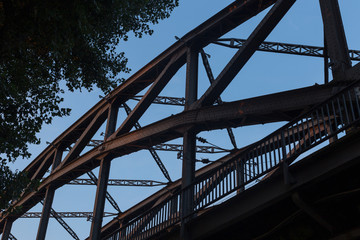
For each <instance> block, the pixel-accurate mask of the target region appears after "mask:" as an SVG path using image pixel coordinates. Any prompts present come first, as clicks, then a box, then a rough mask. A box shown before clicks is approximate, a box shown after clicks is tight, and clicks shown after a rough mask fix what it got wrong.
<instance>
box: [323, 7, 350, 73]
mask: <svg viewBox="0 0 360 240" xmlns="http://www.w3.org/2000/svg"><path fill="white" fill-rule="evenodd" d="M320 8H321V14H322V18H323V22H324V33H325V37H326V45H327V49H328V53H329V57H330V59H331V63H332V66H331V69H332V73H333V77H334V80H346V76H345V72H346V70H347V69H349V68H350V67H351V60H350V56H349V50H348V45H347V42H346V36H345V31H344V26H343V23H342V19H341V13H340V8H339V3H338V0H320Z"/></svg>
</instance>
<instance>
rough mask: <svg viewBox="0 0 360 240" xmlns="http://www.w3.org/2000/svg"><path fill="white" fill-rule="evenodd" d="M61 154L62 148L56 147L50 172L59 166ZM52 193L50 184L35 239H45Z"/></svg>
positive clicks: (53, 190)
mask: <svg viewBox="0 0 360 240" xmlns="http://www.w3.org/2000/svg"><path fill="white" fill-rule="evenodd" d="M62 154H63V149H61V148H58V149H56V152H55V156H54V161H53V164H52V168H51V172H52V171H53V170H54V169H55V168H56V167H57V166H59V164H60V162H61V158H62ZM54 195H55V189H54V188H52V186H51V185H50V186H49V187H48V188H47V189H46V194H45V199H44V204H43V209H42V213H41V219H40V223H39V228H38V232H37V235H36V240H44V239H45V235H46V230H47V227H48V223H49V218H50V211H51V206H52V203H53V200H54Z"/></svg>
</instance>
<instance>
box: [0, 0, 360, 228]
mask: <svg viewBox="0 0 360 240" xmlns="http://www.w3.org/2000/svg"><path fill="white" fill-rule="evenodd" d="M294 2H295V0H291V1H289V0H286V1H285V0H277V1H276V0H269V1H262V0H247V1H245V0H243V1H235V2H234V3H232V4H230V5H229V6H228V7H226V8H225V9H223V10H222V11H220V12H219V13H218V14H216V15H215V16H213V17H212V18H210V19H209V20H207V21H206V22H204V23H203V24H201V25H200V26H199V27H197V28H195V29H194V30H193V31H191V32H189V33H188V34H186V35H185V36H184V37H182V38H181V39H180V40H179V41H177V42H176V43H175V44H173V45H172V46H171V47H169V48H168V49H167V50H165V51H164V52H163V53H161V54H160V55H159V56H158V57H156V58H155V59H154V60H153V61H151V62H150V63H149V64H147V65H146V66H145V67H143V68H142V69H140V70H139V71H138V72H137V73H135V74H134V75H133V76H132V77H130V78H129V79H128V80H127V81H125V82H124V83H123V84H121V85H120V86H119V87H117V88H116V89H115V90H114V91H112V92H111V93H110V94H109V95H108V96H106V97H105V98H104V99H102V100H101V101H99V103H97V104H96V105H95V106H94V107H93V108H91V109H90V110H89V111H88V112H87V113H86V114H85V115H84V116H82V117H81V118H80V119H79V120H78V121H76V122H75V123H74V124H73V125H72V126H71V127H70V128H68V129H67V130H66V131H65V132H64V133H62V134H61V135H60V136H59V137H58V138H56V139H55V140H54V141H53V142H52V143H51V144H50V145H49V146H48V147H47V148H46V149H45V150H44V151H43V152H42V153H41V154H40V155H39V156H38V157H37V158H35V160H34V161H33V162H32V163H31V164H29V165H28V166H27V167H26V168H25V170H24V171H26V172H27V173H28V176H29V177H30V178H31V179H41V178H43V176H44V174H45V172H46V171H47V170H48V168H49V167H50V166H51V165H52V164H53V159H54V158H56V155H57V154H56V153H57V151H58V150H59V149H60V151H63V150H64V149H67V148H69V147H70V146H71V150H70V151H69V152H68V153H67V154H66V156H65V157H64V158H63V159H61V163H60V164H59V166H56V167H54V171H53V172H52V173H51V174H50V175H49V176H48V177H47V178H45V179H44V180H43V181H42V182H41V184H40V186H39V188H38V191H37V192H29V193H24V194H23V196H22V197H21V198H20V199H19V200H18V201H16V202H14V204H13V206H15V207H16V206H22V209H21V211H20V212H19V213H16V214H8V213H3V214H2V215H1V216H0V228H1V229H3V228H4V226H5V223H6V222H10V221H11V222H12V221H14V220H16V218H18V217H20V216H21V214H23V213H24V212H26V211H27V210H29V209H30V208H31V207H33V206H34V205H36V204H37V203H38V202H40V201H41V200H42V199H43V198H44V196H45V194H46V192H47V189H48V188H50V187H51V189H57V188H59V187H61V186H63V185H65V184H67V183H69V182H71V181H72V180H75V179H76V178H78V177H79V176H81V175H82V174H84V173H87V172H89V171H91V170H92V169H94V168H96V167H98V166H99V165H100V164H101V165H102V169H103V168H106V171H105V170H102V171H105V173H102V174H100V178H99V182H98V193H97V201H98V200H99V202H102V203H101V204H103V199H104V198H105V193H106V187H107V182H108V181H107V178H108V170H109V168H110V161H111V160H112V159H114V158H116V157H120V156H123V155H126V154H129V153H133V152H136V151H139V150H142V149H149V148H151V147H153V146H154V145H156V144H163V143H164V142H166V141H169V140H172V139H176V138H180V137H183V136H184V134H185V133H187V132H188V131H189V129H190V128H191V129H193V131H195V132H201V131H205V130H214V129H222V128H229V127H238V126H246V125H254V124H262V123H270V122H277V121H289V120H291V119H292V118H294V117H295V116H297V115H299V114H300V113H302V112H303V111H305V110H306V109H308V108H309V107H311V106H313V105H315V104H318V103H320V102H322V101H323V100H325V99H327V98H328V97H329V96H331V95H332V94H333V89H334V87H335V88H339V87H341V84H339V85H337V84H329V85H322V86H313V87H307V88H302V89H297V90H292V91H287V92H281V93H277V94H271V95H266V96H261V97H256V98H251V99H245V100H241V101H235V102H229V103H223V104H221V105H216V106H211V105H212V104H213V103H214V102H215V101H216V100H217V99H219V97H220V94H221V93H222V91H223V90H224V89H225V88H226V87H227V85H228V84H229V83H230V82H231V81H232V79H233V78H234V76H235V75H236V74H237V73H238V72H239V71H240V70H241V68H242V67H243V66H244V65H245V64H246V62H247V60H248V59H249V58H250V57H251V56H252V54H253V53H254V52H255V51H256V49H257V48H258V47H259V45H260V44H261V43H262V42H263V41H264V40H265V38H266V37H267V35H268V34H269V33H270V32H271V30H272V29H273V28H274V27H275V26H276V24H277V23H278V22H279V21H280V20H281V19H282V17H283V16H284V15H285V13H286V12H287V10H288V9H289V8H290V7H291V6H292V4H293V3H294ZM320 2H321V4H322V5H321V7H322V12H323V16H324V25H325V27H326V30H325V33H326V38H327V41H330V43H329V46H328V48H329V56H330V58H331V59H332V60H333V61H338V62H340V63H339V64H340V65H339V66H340V67H336V68H334V70H333V71H334V76H336V78H337V80H357V79H358V78H359V72H360V70H359V68H360V67H359V66H360V65H357V66H355V67H353V68H351V67H349V65H348V56H349V54H348V50H347V46H346V39H345V38H344V36H342V35H343V34H342V31H343V29H342V24H341V17H340V16H339V13H338V9H337V7H338V6H337V5H336V4H337V2H336V1H335V0H333V1H331V3H326V1H320ZM274 3H275V4H274ZM273 4H274V6H273V7H272V9H271V10H270V11H269V12H268V14H267V15H266V17H265V18H264V20H263V21H262V22H261V23H260V24H259V26H258V27H257V28H256V29H255V31H254V32H253V33H252V35H251V36H250V38H249V39H248V40H247V41H246V42H245V44H244V46H243V47H242V48H241V49H240V50H239V51H238V53H237V54H235V56H234V57H233V59H232V60H231V61H230V62H229V64H228V65H227V66H226V68H225V69H224V70H223V72H222V73H221V74H220V75H219V76H218V77H217V78H216V79H215V80H214V81H213V83H212V84H211V86H210V87H209V89H208V90H207V91H206V92H205V94H204V95H202V96H201V97H200V98H199V100H196V99H194V98H193V99H192V102H193V103H191V105H188V108H187V109H186V110H185V111H183V112H181V113H179V114H176V115H174V116H170V117H168V118H166V119H163V120H160V121H158V122H155V123H153V124H150V125H148V126H145V127H143V128H140V129H138V130H135V131H130V130H131V129H132V127H134V126H135V124H136V123H137V121H138V120H139V118H140V117H141V116H142V115H143V113H144V112H145V111H146V110H147V108H148V107H149V106H150V105H151V104H152V103H153V102H154V101H156V99H157V97H158V94H159V93H160V92H161V90H162V89H163V88H164V87H165V86H166V84H167V83H168V82H169V81H170V79H171V78H172V76H173V75H174V74H175V73H176V72H177V70H178V69H179V68H180V67H181V66H183V65H184V64H185V63H186V55H187V53H188V49H189V48H191V49H192V51H194V52H196V51H200V50H201V49H202V48H203V47H205V46H207V45H208V44H210V43H211V42H214V41H216V40H217V39H218V38H219V37H221V36H222V35H224V34H225V33H227V32H229V31H230V30H232V29H233V28H235V27H236V26H238V25H239V24H241V23H243V22H245V21H247V20H248V19H250V18H251V17H253V16H255V15H256V14H258V13H260V12H261V11H263V10H264V9H266V8H267V7H269V6H271V5H273ZM329 12H330V13H331V14H333V15H334V16H335V17H334V19H335V20H334V19H331V17H330V18H329V17H326V16H325V15H326V14H327V13H329ZM331 14H330V15H331ZM339 21H340V23H339ZM334 32H335V33H334ZM337 35H339V37H338V39H336V41H333V40H332V37H336V36H337ZM338 69H340V70H338ZM191 74H193V73H190V75H191ZM148 86H150V87H149V89H148V91H147V92H146V94H145V95H144V96H142V97H141V99H140V100H139V103H138V104H137V105H136V106H135V108H134V109H133V110H132V111H131V112H130V113H129V116H128V117H127V118H126V120H125V121H124V122H123V123H122V124H121V125H120V127H118V128H116V126H117V125H116V117H114V116H116V115H117V114H114V112H116V113H117V111H118V109H119V107H120V106H121V105H122V104H124V103H126V101H128V100H129V99H134V98H135V97H136V95H137V94H139V92H140V91H142V90H143V89H145V88H146V87H148ZM195 100H196V101H195ZM187 101H189V99H188V97H187V99H185V102H184V104H185V105H186V103H187ZM176 105H180V104H176ZM106 121H107V130H106V133H105V139H104V141H103V143H102V144H100V145H98V146H94V148H93V149H91V150H90V151H87V152H85V153H82V152H83V151H84V149H85V147H86V146H88V145H89V143H90V142H91V141H92V137H93V136H94V134H95V133H96V131H97V130H98V129H99V127H100V126H101V125H102V124H103V123H105V122H106ZM237 151H241V150H237ZM80 154H81V155H80ZM232 156H233V155H232V154H229V155H228V156H226V157H224V158H223V159H222V160H223V161H224V160H226V159H227V158H231V157H232ZM104 164H105V165H104ZM215 165H216V164H215ZM208 169H209V168H207V167H205V168H204V169H203V170H200V171H199V172H198V173H196V174H201V173H203V172H205V171H207V170H208ZM106 172H107V173H106ZM102 175H104V177H102ZM180 185H181V181H176V182H174V183H173V184H172V185H171V187H168V188H167V189H166V191H167V193H168V194H170V193H169V191H170V192H171V191H173V190H175V189H178V188H179V187H180ZM99 186H102V187H100V188H99ZM99 189H103V190H102V191H100V190H99ZM164 191H165V190H161V191H160V193H163V192H164ZM160 193H157V194H155V195H154V196H152V197H150V198H148V199H146V200H144V201H143V202H142V203H140V204H139V205H138V206H137V207H136V208H135V209H131V210H129V211H127V212H126V213H120V217H121V215H122V214H123V216H125V215H126V217H131V216H133V215H136V214H138V213H139V212H140V211H141V210H142V209H143V208H142V207H141V206H144V205H149V204H150V205H151V204H154V203H155V202H158V201H161V199H163V198H164V197H165V196H164V195H162V194H160ZM165 195H166V194H165ZM97 201H96V202H97ZM101 204H100V205H99V206H98V204H97V203H96V204H95V207H94V209H95V210H94V215H97V216H98V217H95V218H96V219H95V220H96V221H98V225H99V224H100V226H101V218H102V216H103V214H102V213H103V206H101ZM95 213H96V214H95ZM99 219H100V222H99ZM107 226H108V229H109V228H113V227H114V225H111V223H110V224H109V225H107ZM10 227H11V224H10ZM106 229H107V227H106V226H105V228H104V231H106Z"/></svg>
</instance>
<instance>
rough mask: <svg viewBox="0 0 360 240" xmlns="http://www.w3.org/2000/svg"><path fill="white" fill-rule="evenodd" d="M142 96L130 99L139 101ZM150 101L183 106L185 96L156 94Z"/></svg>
mask: <svg viewBox="0 0 360 240" xmlns="http://www.w3.org/2000/svg"><path fill="white" fill-rule="evenodd" d="M142 97H143V96H140V95H139V96H134V97H132V98H131V99H133V100H135V101H140V100H141V98H142ZM152 103H155V104H165V105H174V106H185V98H183V97H182V98H180V97H167V96H157V97H156V98H155V99H154V101H153V102H152Z"/></svg>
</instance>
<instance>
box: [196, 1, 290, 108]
mask: <svg viewBox="0 0 360 240" xmlns="http://www.w3.org/2000/svg"><path fill="white" fill-rule="evenodd" d="M294 3H295V0H278V1H277V2H276V3H275V5H274V6H273V7H272V8H271V9H270V11H269V12H268V13H267V14H266V16H265V17H264V19H263V20H262V21H261V22H260V24H259V25H258V26H257V27H256V29H255V30H254V31H253V32H252V34H251V35H250V37H249V38H248V39H247V40H246V42H245V43H244V45H243V47H242V48H240V49H239V50H238V51H237V53H236V54H235V55H234V56H233V57H232V59H231V60H230V62H229V63H228V64H227V65H226V66H225V68H224V69H223V71H222V72H221V73H220V74H219V76H218V77H217V78H216V80H215V81H214V83H213V84H212V85H211V86H210V87H209V88H208V90H207V91H206V92H205V93H204V95H203V96H202V97H201V98H200V99H199V100H198V101H196V102H195V103H194V104H193V105H192V106H191V107H190V109H196V108H200V107H202V106H208V105H212V104H213V103H214V102H215V101H216V100H217V99H218V97H219V96H220V94H221V93H222V92H223V91H224V90H225V88H226V87H227V86H228V85H229V84H230V82H231V81H232V80H233V79H234V77H235V76H236V74H238V73H239V71H240V70H241V69H242V68H243V67H244V65H245V64H246V63H247V61H248V60H249V59H250V57H251V56H252V55H253V54H254V52H255V51H256V50H257V49H258V47H259V46H260V44H261V43H262V42H263V41H264V40H265V39H266V37H267V36H268V35H269V34H270V33H271V31H272V30H273V29H274V28H275V26H276V25H277V24H278V23H279V22H280V20H281V19H282V18H283V16H284V15H285V14H286V13H287V11H288V10H289V9H290V8H291V6H292V5H293V4H294Z"/></svg>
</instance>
